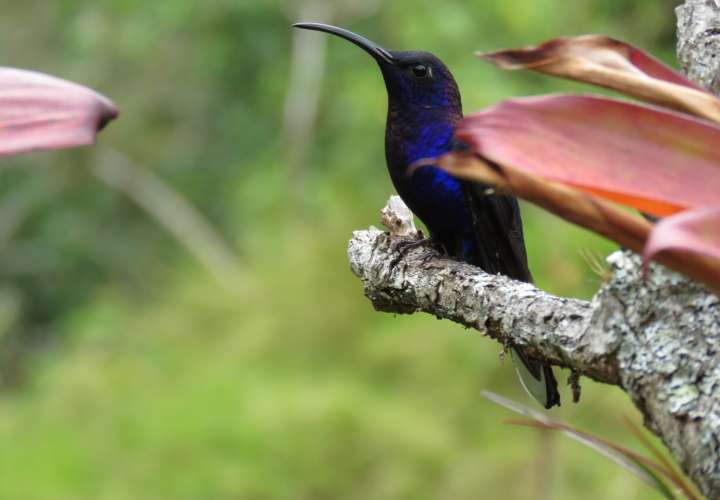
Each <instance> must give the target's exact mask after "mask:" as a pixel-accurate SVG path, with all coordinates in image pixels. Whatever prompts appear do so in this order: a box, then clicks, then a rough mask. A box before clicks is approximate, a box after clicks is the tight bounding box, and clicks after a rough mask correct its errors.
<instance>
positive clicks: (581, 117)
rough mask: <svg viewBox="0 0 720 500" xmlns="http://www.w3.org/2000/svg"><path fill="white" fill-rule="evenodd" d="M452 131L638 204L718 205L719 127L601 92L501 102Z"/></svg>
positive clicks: (495, 152)
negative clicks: (602, 94)
mask: <svg viewBox="0 0 720 500" xmlns="http://www.w3.org/2000/svg"><path fill="white" fill-rule="evenodd" d="M457 137H458V138H459V139H460V140H461V141H463V142H465V143H467V144H469V145H470V146H472V149H473V151H474V152H476V153H477V154H478V155H480V156H481V157H483V158H486V159H488V160H490V161H492V162H495V163H498V164H501V165H506V166H508V167H512V168H516V169H520V170H523V171H525V172H527V173H529V174H533V175H537V176H540V177H543V178H545V179H549V180H553V181H557V182H561V183H563V184H566V185H569V186H572V187H574V188H576V189H579V190H582V191H585V192H588V193H591V194H595V195H599V196H602V197H605V198H607V199H610V200H613V201H616V202H619V203H622V204H625V205H628V206H631V207H634V208H637V209H639V210H643V211H645V212H648V213H651V214H655V215H660V216H662V215H669V214H672V213H676V212H679V211H682V210H684V209H688V208H696V207H703V206H713V205H720V147H718V146H720V127H719V126H717V125H714V124H712V123H710V122H707V121H704V120H700V119H696V118H693V117H691V116H688V115H685V114H682V113H678V112H674V111H669V110H665V109H661V108H657V107H652V106H646V105H638V104H632V103H629V102H624V101H618V100H615V99H609V98H604V97H595V96H580V95H551V96H542V97H530V98H522V99H513V100H508V101H503V102H501V103H500V104H498V105H496V106H493V107H491V108H488V109H487V110H484V111H482V112H480V113H476V114H474V115H470V116H468V117H467V118H465V120H463V122H462V123H461V124H460V126H459V128H458V131H457Z"/></svg>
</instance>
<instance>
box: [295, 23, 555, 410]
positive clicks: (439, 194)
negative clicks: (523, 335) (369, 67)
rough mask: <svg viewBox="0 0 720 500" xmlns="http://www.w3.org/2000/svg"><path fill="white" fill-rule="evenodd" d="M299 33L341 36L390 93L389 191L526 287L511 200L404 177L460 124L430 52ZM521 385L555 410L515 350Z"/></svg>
mask: <svg viewBox="0 0 720 500" xmlns="http://www.w3.org/2000/svg"><path fill="white" fill-rule="evenodd" d="M295 26H296V27H299V28H305V29H312V30H318V31H324V32H327V33H332V34H334V35H337V36H340V37H342V38H344V39H346V40H348V41H350V42H352V43H354V44H355V45H357V46H359V47H361V48H362V49H363V50H365V51H366V52H368V53H369V54H370V55H372V56H373V57H374V58H375V60H376V61H377V62H378V65H379V66H380V70H381V72H382V75H383V78H384V80H385V86H386V88H387V92H388V116H387V124H386V129H385V155H386V160H387V166H388V170H389V172H390V178H391V179H392V182H393V185H394V186H395V189H396V190H397V192H398V194H399V195H400V197H401V198H402V199H403V201H404V202H405V203H406V204H407V205H408V207H410V209H411V210H412V211H413V213H414V214H415V215H417V216H418V217H419V218H420V220H422V221H423V223H424V224H425V225H426V226H427V228H428V230H429V231H430V235H431V237H432V238H433V239H434V240H435V241H437V242H439V243H440V244H442V246H443V247H444V248H445V249H446V250H447V251H448V253H450V255H451V256H453V257H455V258H457V259H461V260H464V261H466V262H469V263H471V264H474V265H477V266H479V267H481V268H482V269H483V270H485V271H487V272H489V273H502V274H505V275H507V276H510V277H511V278H514V279H517V280H522V281H528V282H530V281H532V276H531V275H530V271H529V269H528V266H527V255H526V253H525V244H524V240H523V234H522V222H521V219H520V210H519V207H518V204H517V200H516V199H515V198H513V197H511V196H503V195H495V194H492V195H488V194H486V193H485V189H486V186H482V185H478V184H473V183H467V182H464V181H460V180H458V179H457V178H455V177H453V176H451V175H449V174H448V173H447V172H445V171H443V170H440V169H438V168H435V167H422V168H418V169H415V170H414V171H413V172H412V174H411V173H410V170H411V166H412V165H413V164H414V163H415V162H416V161H418V160H421V159H424V158H431V157H437V156H440V155H442V154H444V153H447V152H449V151H451V150H452V149H453V147H454V146H455V142H454V131H455V128H456V127H457V125H458V123H459V122H460V120H461V119H462V103H461V99H460V92H459V90H458V87H457V84H456V82H455V79H454V78H453V76H452V74H451V73H450V71H449V69H448V68H447V67H446V66H445V64H443V62H442V61H440V60H439V59H438V58H437V57H435V56H434V55H432V54H430V53H428V52H397V51H389V50H386V49H383V48H382V47H379V46H378V45H376V44H374V43H373V42H371V41H369V40H367V39H365V38H363V37H361V36H359V35H356V34H355V33H352V32H350V31H347V30H344V29H342V28H337V27H335V26H329V25H324V24H316V23H298V24H296V25H295ZM515 353H516V356H517V358H518V359H519V361H520V362H519V363H517V364H516V368H518V374H519V375H520V379H521V381H522V382H523V386H525V388H526V389H528V391H529V392H530V393H531V394H532V395H533V396H534V397H536V399H538V401H540V402H541V404H543V405H544V406H546V407H548V408H549V407H551V406H553V405H556V404H559V403H560V398H559V394H558V392H557V383H556V381H555V378H554V376H553V374H552V369H551V368H550V367H549V366H544V365H542V364H539V363H536V362H532V361H529V360H528V359H526V358H525V356H524V355H523V354H522V352H520V351H518V350H517V349H516V350H515Z"/></svg>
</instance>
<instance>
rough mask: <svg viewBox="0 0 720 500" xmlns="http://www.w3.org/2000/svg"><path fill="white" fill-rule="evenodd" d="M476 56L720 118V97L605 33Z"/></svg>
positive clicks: (510, 67)
mask: <svg viewBox="0 0 720 500" xmlns="http://www.w3.org/2000/svg"><path fill="white" fill-rule="evenodd" d="M478 56H479V57H480V58H481V59H483V60H485V61H488V62H490V63H493V64H495V65H497V66H499V67H501V68H503V69H530V70H533V71H538V72H540V73H545V74H548V75H554V76H559V77H563V78H568V79H571V80H577V81H580V82H584V83H590V84H593V85H599V86H601V87H606V88H610V89H613V90H617V91H619V92H623V93H625V94H627V95H630V96H633V97H637V98H639V99H643V100H646V101H649V102H652V103H655V104H659V105H661V106H667V107H671V108H674V109H678V110H680V111H683V112H686V113H690V114H694V115H697V116H701V117H704V118H707V119H709V120H713V121H716V122H720V100H718V99H717V97H715V96H714V95H712V94H710V93H708V92H707V91H705V90H704V89H703V88H701V87H699V86H698V85H696V84H695V83H693V82H691V81H690V80H688V79H687V78H685V77H684V76H683V75H681V74H680V73H677V72H676V71H674V70H672V69H670V68H669V67H667V66H665V65H664V64H663V63H661V62H660V61H658V60H657V59H655V58H654V57H652V56H650V55H649V54H647V53H645V52H643V51H642V50H640V49H638V48H637V47H633V46H632V45H628V44H626V43H624V42H621V41H619V40H614V39H612V38H609V37H606V36H598V35H584V36H578V37H569V38H557V39H555V40H550V41H549V42H546V43H543V44H542V45H539V46H537V47H526V48H521V49H508V50H501V51H498V52H492V53H478Z"/></svg>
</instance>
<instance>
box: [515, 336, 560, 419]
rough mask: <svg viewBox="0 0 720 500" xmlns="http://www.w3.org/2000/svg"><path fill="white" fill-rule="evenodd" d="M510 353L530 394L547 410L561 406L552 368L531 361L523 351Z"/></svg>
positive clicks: (518, 373) (521, 381)
mask: <svg viewBox="0 0 720 500" xmlns="http://www.w3.org/2000/svg"><path fill="white" fill-rule="evenodd" d="M510 352H511V356H512V360H513V366H514V367H515V372H516V373H517V375H518V378H519V379H520V383H521V384H522V386H523V387H524V388H525V390H526V391H527V392H528V394H530V395H531V396H532V397H533V398H534V399H535V400H536V401H537V402H538V403H540V404H541V405H543V406H544V407H545V408H547V409H550V408H552V407H553V406H560V393H559V392H558V389H557V380H555V375H554V374H553V371H552V367H551V366H550V365H547V364H544V363H540V362H538V361H531V360H529V359H528V358H527V357H525V355H524V354H523V353H522V351H521V350H519V349H517V348H515V347H513V348H512V349H511V350H510Z"/></svg>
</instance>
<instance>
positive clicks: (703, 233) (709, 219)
mask: <svg viewBox="0 0 720 500" xmlns="http://www.w3.org/2000/svg"><path fill="white" fill-rule="evenodd" d="M668 250H674V251H680V252H683V251H684V252H692V253H693V254H700V255H704V256H706V257H710V258H712V259H718V260H717V261H716V262H717V263H718V267H720V205H718V206H715V207H711V208H705V209H698V210H691V211H688V212H683V213H680V214H677V215H673V216H672V217H668V218H666V219H663V220H661V221H660V222H659V223H658V224H657V226H656V227H655V229H654V230H653V232H652V233H651V234H650V238H649V239H648V241H647V244H646V245H645V250H644V251H643V258H644V259H645V260H646V261H647V260H649V259H652V258H654V257H655V256H656V255H658V254H659V253H661V252H667V251H668Z"/></svg>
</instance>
